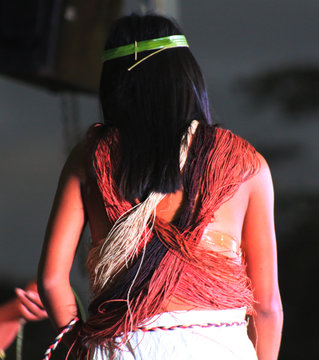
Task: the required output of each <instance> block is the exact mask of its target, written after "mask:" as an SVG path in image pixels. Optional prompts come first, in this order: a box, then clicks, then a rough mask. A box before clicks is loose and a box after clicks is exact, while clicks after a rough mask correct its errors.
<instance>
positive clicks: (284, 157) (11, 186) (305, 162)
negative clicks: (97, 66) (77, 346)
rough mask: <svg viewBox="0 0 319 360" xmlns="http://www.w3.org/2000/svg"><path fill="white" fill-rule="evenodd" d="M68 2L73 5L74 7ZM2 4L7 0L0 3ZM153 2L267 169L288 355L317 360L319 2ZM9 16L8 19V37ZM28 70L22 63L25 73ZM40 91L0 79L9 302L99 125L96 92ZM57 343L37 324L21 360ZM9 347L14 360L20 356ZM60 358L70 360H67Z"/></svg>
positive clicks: (223, 118) (76, 278)
mask: <svg viewBox="0 0 319 360" xmlns="http://www.w3.org/2000/svg"><path fill="white" fill-rule="evenodd" d="M68 3H69V4H71V5H72V6H73V5H74V4H75V5H76V1H73V2H72V1H69V2H68ZM141 3H143V2H138V1H124V3H123V7H122V9H121V12H122V13H127V12H131V11H132V10H139V8H140V4H141ZM144 3H145V4H147V1H144ZM155 3H156V4H155ZM3 4H4V2H3V0H2V1H0V7H1V6H2V5H3ZM154 4H155V5H157V6H158V8H162V9H164V11H165V10H166V12H167V13H168V14H169V15H173V16H174V17H176V18H177V19H178V21H179V23H181V25H182V28H183V29H184V31H185V32H186V35H187V38H188V41H189V44H190V47H191V49H192V51H193V53H194V55H195V56H196V57H197V59H198V61H199V63H200V65H201V67H202V69H203V71H204V74H205V77H206V80H207V84H208V88H209V95H210V98H211V103H212V108H213V112H214V114H215V118H216V121H217V122H219V123H222V124H223V125H224V126H225V127H228V128H230V129H232V130H233V131H234V132H236V133H238V134H239V135H241V136H243V137H244V138H247V139H248V140H249V141H250V142H251V143H252V144H253V145H254V146H255V147H256V148H257V150H258V151H260V152H261V153H262V154H263V155H264V156H265V158H266V159H267V161H268V163H269V165H270V168H271V170H272V174H273V179H274V186H275V196H276V206H275V218H276V229H277V238H278V261H279V280H280V287H281V293H282V300H283V306H284V310H285V322H284V332H283V342H282V348H281V353H280V360H286V359H299V358H307V359H317V358H318V355H317V352H315V344H316V341H317V336H318V335H319V334H318V332H319V331H318V327H317V326H316V323H317V320H318V311H317V310H316V302H317V301H316V300H317V298H316V296H315V292H316V284H317V275H318V265H317V264H318V260H317V256H318V255H317V254H318V250H319V249H318V247H319V245H318V243H319V241H318V240H319V239H318V231H317V228H318V214H319V201H318V200H319V166H318V164H319V121H318V107H319V48H318V40H317V39H318V33H319V23H318V15H319V3H318V2H317V1H315V0H303V1H300V0H281V1H280V2H278V1H276V0H268V1H264V0H261V1H253V0H243V1H236V0H224V1H205V0H198V1H194V0H179V1H157V2H156V1H155V2H154ZM69 15H70V14H69ZM71 15H72V13H71ZM4 17H5V15H4V14H3V13H1V15H0V33H1V31H2V30H3V29H2V28H1V26H2V25H1V24H3V21H2V22H1V19H3V18H4ZM71 17H72V16H71ZM11 26H12V24H11ZM82 53H83V54H84V51H82ZM78 56H81V54H80V55H78ZM24 65H25V62H24V61H22V60H21V67H22V68H24V69H25V67H24ZM40 85H41V86H39V83H38V84H37V85H35V84H34V83H30V82H29V81H28V82H26V81H21V80H18V79H17V78H12V77H8V76H7V75H1V76H0V94H1V95H0V123H1V131H0V147H1V156H0V168H1V177H0V182H1V183H0V185H1V188H0V189H1V191H0V222H1V230H2V231H1V236H2V239H1V252H0V274H1V275H0V283H1V290H0V295H1V296H0V301H4V300H5V299H7V298H9V297H10V296H12V294H13V292H12V289H13V287H15V286H24V285H25V284H26V283H27V281H29V280H30V279H32V278H34V277H35V276H36V268H37V262H38V258H39V254H40V249H41V243H42V239H43V234H44V230H45V225H46V221H47V217H48V213H49V210H50V206H51V203H52V199H53V196H54V191H55V188H56V184H57V179H58V176H59V173H60V170H61V167H62V165H63V162H64V160H65V157H66V155H67V153H68V151H69V149H70V148H71V147H72V145H73V144H74V143H75V142H76V141H77V140H78V139H79V138H80V137H81V135H82V134H83V133H84V132H85V129H86V128H87V127H88V125H89V124H91V123H93V122H95V121H98V120H99V119H100V110H99V106H98V102H97V98H96V95H95V94H94V92H93V93H92V91H91V93H90V94H88V93H87V92H83V91H81V92H74V91H70V89H64V88H63V87H61V88H58V89H55V91H52V87H50V89H48V87H47V85H44V84H40ZM73 90H74V89H73ZM88 242H89V235H88V234H87V233H86V234H85V235H84V237H83V245H82V248H81V249H80V251H79V256H78V258H79V259H78V262H77V264H75V266H74V270H73V275H72V277H73V284H74V287H75V288H76V289H77V291H78V292H79V294H80V296H81V297H82V299H84V301H85V299H87V297H88V290H87V287H86V286H84V285H83V284H85V283H86V276H85V273H84V272H83V268H82V266H80V265H79V263H82V262H83V258H84V257H85V249H86V247H87V244H88ZM40 334H41V336H40ZM53 336H54V332H52V330H51V329H50V326H49V324H48V323H46V324H45V323H42V324H28V325H27V326H26V329H25V348H24V351H25V354H26V355H25V357H24V358H26V359H34V358H38V357H40V356H41V354H42V353H43V349H44V348H45V347H46V346H47V344H48V342H50V341H51V340H52V338H53ZM10 351H11V353H10V352H9V354H8V355H9V356H11V358H13V356H14V355H13V354H14V349H13V348H12V349H11V350H10ZM62 352H63V351H62ZM10 354H11V355H10ZM9 356H8V358H10V357H9ZM55 356H56V357H55V358H62V354H56V355H55Z"/></svg>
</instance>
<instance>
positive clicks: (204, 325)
mask: <svg viewBox="0 0 319 360" xmlns="http://www.w3.org/2000/svg"><path fill="white" fill-rule="evenodd" d="M243 325H244V326H247V325H248V322H247V321H246V320H244V321H241V322H238V321H234V322H232V323H226V322H221V323H219V324H214V323H206V324H191V325H174V326H170V327H166V326H155V327H152V328H148V327H143V326H141V327H139V328H137V330H136V331H143V332H149V331H157V330H164V331H172V330H177V329H193V328H198V327H200V328H209V327H215V328H222V327H225V328H226V327H230V326H243Z"/></svg>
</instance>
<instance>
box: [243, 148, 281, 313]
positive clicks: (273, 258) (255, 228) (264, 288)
mask: <svg viewBox="0 0 319 360" xmlns="http://www.w3.org/2000/svg"><path fill="white" fill-rule="evenodd" d="M258 156H259V157H260V162H261V169H260V171H259V173H258V174H257V175H255V176H254V177H253V178H252V179H251V180H249V181H250V197H249V203H248V208H247V211H246V215H245V221H244V226H243V234H242V235H243V236H242V248H243V252H244V256H245V260H246V262H247V274H248V276H249V278H250V279H251V282H252V287H253V291H254V296H255V299H256V301H257V304H256V308H257V309H259V310H260V311H265V312H268V311H272V309H274V307H278V306H280V294H279V288H278V274H277V246H276V235H275V226H274V191H273V184H272V178H271V174H270V170H269V167H268V165H267V162H266V161H265V159H264V158H263V157H262V156H261V155H258Z"/></svg>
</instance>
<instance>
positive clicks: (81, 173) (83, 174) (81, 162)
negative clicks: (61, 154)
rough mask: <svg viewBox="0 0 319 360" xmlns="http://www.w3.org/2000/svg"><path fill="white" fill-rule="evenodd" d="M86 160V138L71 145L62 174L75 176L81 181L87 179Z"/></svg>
mask: <svg viewBox="0 0 319 360" xmlns="http://www.w3.org/2000/svg"><path fill="white" fill-rule="evenodd" d="M87 162H88V154H87V143H86V140H82V141H80V142H79V143H78V144H76V145H75V146H74V147H73V149H72V150H71V152H70V154H69V156H68V157H67V159H66V161H65V164H64V167H63V170H62V176H67V177H69V176H72V177H77V178H78V179H79V180H80V182H81V183H84V182H85V181H86V180H87Z"/></svg>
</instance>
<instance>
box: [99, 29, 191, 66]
mask: <svg viewBox="0 0 319 360" xmlns="http://www.w3.org/2000/svg"><path fill="white" fill-rule="evenodd" d="M176 47H188V43H187V40H186V38H185V36H184V35H171V36H166V37H162V38H158V39H152V40H144V41H140V42H137V41H135V42H134V43H132V44H129V45H124V46H119V47H117V48H113V49H108V50H104V51H103V53H102V60H103V61H108V60H112V59H116V58H119V57H123V56H127V55H131V54H135V61H137V54H138V53H139V52H142V51H147V50H157V51H155V52H153V53H152V54H149V55H147V56H145V57H144V58H143V59H141V60H140V61H138V62H136V63H135V64H134V65H133V66H131V67H130V68H129V69H127V70H128V71H130V70H132V69H133V68H134V67H135V66H137V65H138V64H140V63H141V62H142V61H144V60H146V59H148V58H149V57H151V56H153V55H155V54H157V53H159V52H160V51H163V50H166V49H170V48H176Z"/></svg>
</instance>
